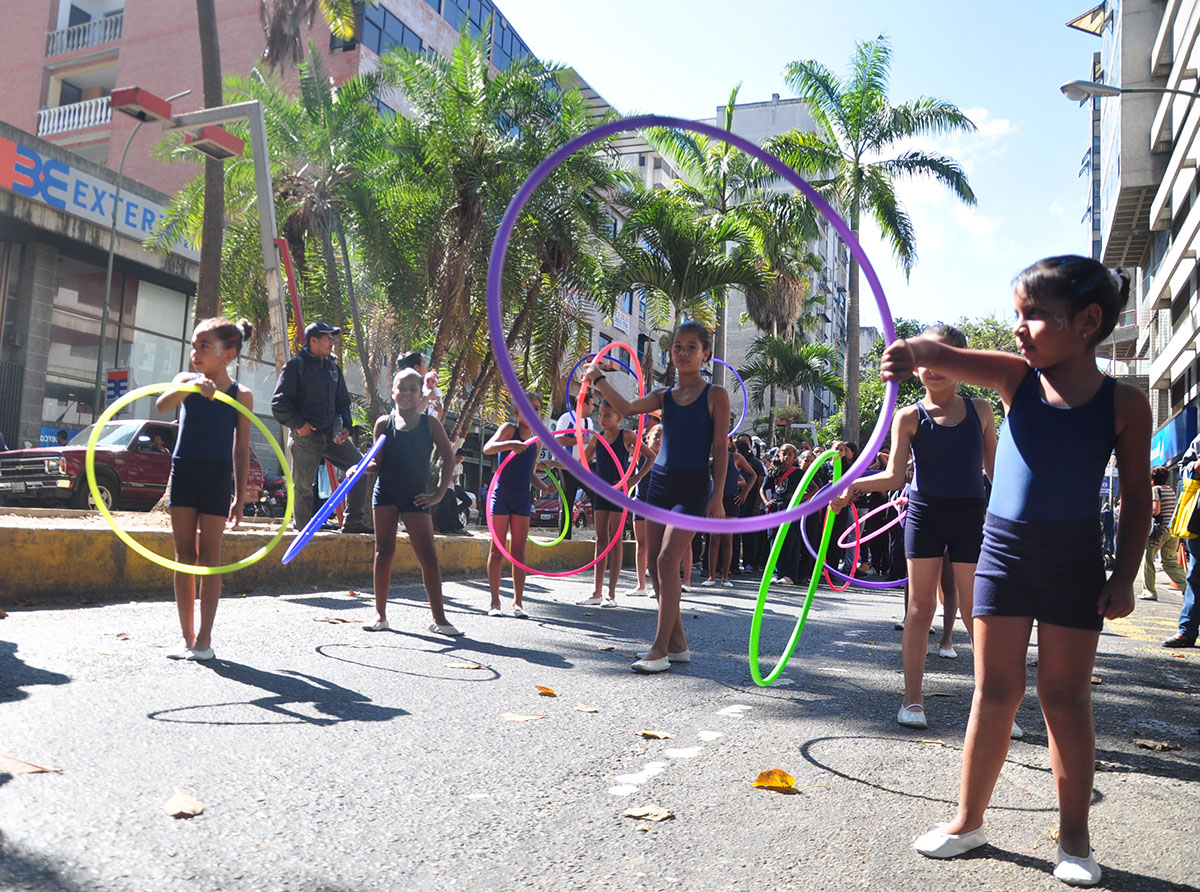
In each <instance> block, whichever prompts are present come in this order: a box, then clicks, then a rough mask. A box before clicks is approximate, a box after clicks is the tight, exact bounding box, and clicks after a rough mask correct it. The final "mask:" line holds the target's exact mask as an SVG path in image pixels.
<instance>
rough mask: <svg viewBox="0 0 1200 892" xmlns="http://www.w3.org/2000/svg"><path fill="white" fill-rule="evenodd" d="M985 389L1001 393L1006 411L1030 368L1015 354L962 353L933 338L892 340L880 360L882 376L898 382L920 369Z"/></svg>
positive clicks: (993, 352) (976, 351) (958, 349)
mask: <svg viewBox="0 0 1200 892" xmlns="http://www.w3.org/2000/svg"><path fill="white" fill-rule="evenodd" d="M918 366H919V367H921V368H926V369H933V370H934V371H935V372H937V373H939V374H942V375H946V376H947V377H949V378H956V379H958V380H959V381H963V382H966V383H967V384H974V385H976V386H978V387H986V388H988V389H989V390H994V391H996V392H997V393H999V394H1000V399H1002V400H1003V401H1004V407H1005V408H1006V409H1007V408H1008V406H1009V405H1010V404H1011V403H1012V398H1013V395H1014V394H1015V393H1016V392H1017V388H1018V387H1020V386H1021V382H1022V381H1023V380H1025V376H1026V375H1027V374H1028V373H1029V366H1028V365H1027V364H1026V362H1025V360H1023V359H1022V358H1021V357H1020V356H1017V355H1016V354H1014V353H1002V352H1000V351H998V350H963V349H961V348H959V347H951V346H950V345H949V344H946V343H943V342H942V341H938V340H935V339H933V338H909V339H907V340H905V339H901V340H897V341H893V342H892V343H891V344H890V345H889V346H888V348H887V349H886V350H884V351H883V357H882V358H881V359H880V361H879V376H880V377H881V378H883V380H884V381H895V382H897V383H899V382H901V381H904V380H906V379H907V378H908V377H909V376H911V375H913V374H915V373H916V369H917V367H918Z"/></svg>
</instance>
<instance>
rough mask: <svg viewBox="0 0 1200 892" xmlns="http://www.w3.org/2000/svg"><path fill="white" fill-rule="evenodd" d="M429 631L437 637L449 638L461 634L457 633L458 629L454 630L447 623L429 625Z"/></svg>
mask: <svg viewBox="0 0 1200 892" xmlns="http://www.w3.org/2000/svg"><path fill="white" fill-rule="evenodd" d="M429 631H431V632H435V633H436V634H438V635H450V636H451V637H453V636H455V635H461V634H462V632H460V631H458V629H456V628H454V626H452V625H450V624H449V623H446V624H445V625H442V624H440V623H430V624H429Z"/></svg>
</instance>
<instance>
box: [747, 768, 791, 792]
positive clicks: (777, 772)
mask: <svg viewBox="0 0 1200 892" xmlns="http://www.w3.org/2000/svg"><path fill="white" fill-rule="evenodd" d="M752 786H755V787H761V788H762V789H764V790H779V791H781V792H782V791H791V790H793V789H794V788H795V786H796V779H795V778H794V777H792V776H791V775H790V774H788V773H787V772H786V771H784V770H783V769H782V768H768V769H767V770H766V771H761V772H759V775H758V777H756V778H755V779H754V783H753V785H752Z"/></svg>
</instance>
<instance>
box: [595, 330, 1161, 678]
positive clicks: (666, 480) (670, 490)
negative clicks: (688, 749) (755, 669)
mask: <svg viewBox="0 0 1200 892" xmlns="http://www.w3.org/2000/svg"><path fill="white" fill-rule="evenodd" d="M711 356H712V336H711V334H710V332H709V330H708V329H707V328H705V327H704V326H703V325H701V324H700V323H699V322H684V323H683V324H682V325H680V326H679V327H678V328H677V329H675V334H674V336H673V338H672V340H671V360H672V362H673V363H674V364H675V370H676V372H677V373H678V380H677V381H676V384H675V386H673V387H656V388H655V389H654V390H652V391H651V392H650V393H648V394H647V395H646V396H644V397H642V398H640V399H637V400H634V401H632V402H630V401H629V400H626V399H625V398H624V397H623V396H621V394H620V393H618V392H617V390H616V389H615V388H614V387H612V386H611V385H609V384H608V382H606V381H605V380H604V375H603V372H602V370H601V369H600V368H598V367H597V366H596V365H595V364H592V365H591V366H589V367H588V369H587V372H586V373H585V374H586V375H587V376H588V378H589V379H590V380H591V381H592V382H593V383H594V384H595V386H596V389H597V390H599V391H600V394H601V395H602V396H603V397H604V398H605V399H606V400H608V401H609V402H610V403H611V404H612V405H613V407H614V408H616V410H617V411H618V412H620V413H621V414H622V415H626V416H629V415H637V414H639V413H641V412H649V411H652V410H654V409H662V421H663V423H662V426H663V442H662V449H661V450H660V451H659V453H658V457H657V458H656V459H655V460H654V464H653V466H652V467H651V469H650V497H649V502H650V504H652V505H655V506H657V507H660V508H667V509H668V510H672V511H680V512H682V513H685V514H696V515H707V516H709V517H724V516H725V506H724V498H723V494H724V491H725V473H726V470H727V469H728V467H729V459H728V455H727V453H728V451H729V441H728V439H727V438H726V435H727V433H728V431H729V391H727V390H726V389H725V388H724V387H718V386H716V385H710V384H708V383H707V382H706V381H705V380H704V378H703V377H702V376H701V374H700V370H701V368H703V365H704V363H705V362H707V361H708V360H709V358H710V357H711ZM710 461H711V464H712V474H711V477H710V475H709V463H710ZM1147 491H1149V490H1148V489H1147ZM646 534H647V539H648V540H649V543H650V554H651V561H650V578H651V580H653V582H654V589H655V591H657V592H658V626H657V628H656V630H655V634H654V643H653V644H651V645H650V650H649V651H647V652H646V654H645V656H644V657H642V658H641V659H639V660H638V661H637V662H636V663H634V664H633V666H632V668H633V671H635V672H641V673H652V672H664V671H666V670H667V669H669V668H670V666H671V663H672V662H676V663H682V662H687V661H688V660H690V659H691V653H690V652H689V651H688V646H687V638H686V637H684V634H683V619H682V617H681V616H680V613H679V599H680V593H681V589H680V586H681V584H682V582H681V580H682V577H681V571H682V568H683V562H684V561H685V560H689V561H690V560H691V553H692V536H693V535H694V533H693V532H692V531H691V530H688V529H684V528H683V527H677V526H674V525H673V524H671V525H663V524H660V523H658V522H656V521H653V520H647V521H646Z"/></svg>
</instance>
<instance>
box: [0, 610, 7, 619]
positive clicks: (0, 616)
mask: <svg viewBox="0 0 1200 892" xmlns="http://www.w3.org/2000/svg"><path fill="white" fill-rule="evenodd" d="M0 619H8V614H7V613H5V612H4V611H3V610H0Z"/></svg>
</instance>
